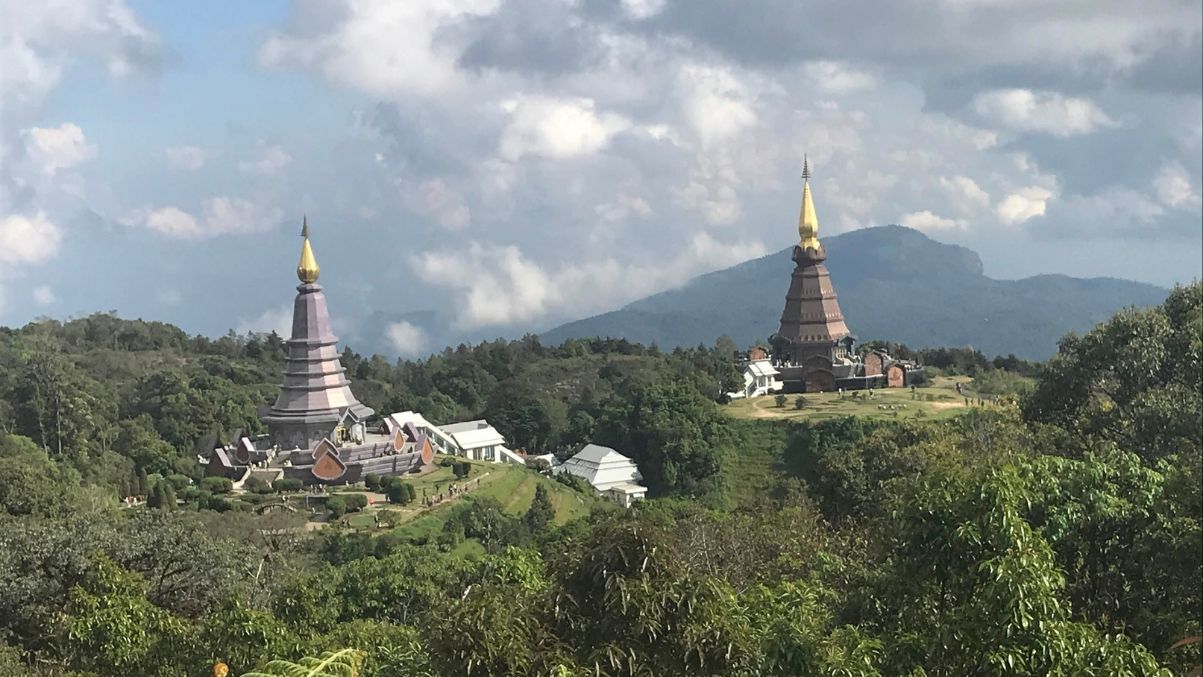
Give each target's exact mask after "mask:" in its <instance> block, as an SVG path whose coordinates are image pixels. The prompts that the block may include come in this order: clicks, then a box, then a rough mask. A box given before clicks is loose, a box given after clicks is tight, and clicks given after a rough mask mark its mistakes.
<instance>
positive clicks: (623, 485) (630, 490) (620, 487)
mask: <svg viewBox="0 0 1203 677" xmlns="http://www.w3.org/2000/svg"><path fill="white" fill-rule="evenodd" d="M606 491H618V492H621V493H624V494H627V495H629V496H642V495H643V494H646V493H647V487H645V486H643V485H642V484H635V483H634V482H619V483H618V484H612V485H610V487H609V488H608V489H606Z"/></svg>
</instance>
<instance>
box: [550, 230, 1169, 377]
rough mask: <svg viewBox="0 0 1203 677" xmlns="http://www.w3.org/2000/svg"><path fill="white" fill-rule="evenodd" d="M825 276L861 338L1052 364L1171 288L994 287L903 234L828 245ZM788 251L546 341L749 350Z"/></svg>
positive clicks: (966, 265) (768, 316)
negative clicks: (1068, 344)
mask: <svg viewBox="0 0 1203 677" xmlns="http://www.w3.org/2000/svg"><path fill="white" fill-rule="evenodd" d="M823 244H824V246H825V247H826V248H827V257H828V258H827V268H828V270H830V271H831V278H832V281H833V282H834V284H835V288H836V292H837V293H838V294H839V299H840V307H841V308H842V310H843V312H844V316H845V318H846V319H847V322H848V327H849V328H850V329H851V330H852V331H853V332H854V333H855V334H856V335H857V336H858V337H859V338H860V340H862V341H864V340H868V339H874V338H881V339H889V340H892V341H900V342H902V343H906V344H908V345H910V346H914V347H923V346H966V345H969V346H973V347H975V348H978V349H980V350H982V351H983V352H984V353H986V354H987V355H994V354H1007V353H1015V354H1016V355H1019V356H1020V357H1026V358H1032V359H1043V358H1046V357H1048V356H1050V355H1052V354H1053V353H1054V352H1055V351H1056V349H1057V341H1058V339H1060V338H1061V336H1063V335H1064V334H1065V333H1066V332H1069V331H1079V332H1081V331H1085V330H1087V329H1089V328H1090V327H1092V326H1094V325H1095V324H1096V323H1098V322H1101V321H1102V320H1105V319H1106V318H1107V317H1109V316H1110V315H1111V314H1113V313H1114V312H1115V311H1116V310H1118V309H1120V308H1123V307H1124V306H1129V305H1136V306H1149V305H1154V304H1157V303H1160V302H1161V301H1162V300H1164V299H1165V296H1166V294H1167V291H1166V290H1165V289H1162V288H1160V287H1156V286H1153V285H1149V284H1144V283H1140V282H1131V281H1127V280H1120V279H1115V278H1091V279H1078V278H1072V277H1068V276H1065V275H1038V276H1035V277H1029V278H1025V279H1022V280H994V279H991V278H989V277H986V276H985V275H984V274H983V272H982V271H983V268H982V261H981V259H980V258H979V257H978V255H977V254H976V253H974V252H973V251H971V250H969V249H966V248H964V247H959V246H955V245H948V244H942V243H940V242H936V241H935V240H932V239H931V238H929V237H927V236H926V235H924V234H922V233H920V232H918V231H916V230H912V229H910V228H904V227H902V226H883V227H879V228H867V229H863V230H856V231H852V232H849V233H844V234H843V235H837V236H834V237H829V238H824V240H823ZM790 253H791V250H790V249H784V250H782V251H779V252H777V253H775V254H770V255H768V256H765V257H763V258H759V259H755V260H752V261H747V262H744V263H741V264H739V265H737V266H734V267H731V268H728V269H726V270H720V271H716V272H713V273H709V274H706V275H702V276H700V277H696V278H694V279H693V280H691V281H689V282H688V283H686V284H685V285H684V286H682V287H679V288H677V289H673V290H670V291H666V292H662V293H659V294H655V295H653V296H649V297H647V298H645V299H641V300H639V301H635V302H633V303H630V304H628V305H627V306H625V307H623V308H621V309H619V310H615V311H612V312H609V313H603V314H601V315H597V316H594V317H589V318H586V319H583V320H578V321H575V322H570V323H568V324H564V325H561V326H559V327H556V328H555V329H552V330H550V331H548V332H546V333H544V334H543V335H542V338H543V339H544V342H545V343H558V342H560V341H563V340H564V339H566V338H571V337H589V336H614V337H625V338H627V339H630V340H632V341H639V342H642V343H648V342H651V341H655V342H656V343H657V344H659V345H660V347H662V348H671V347H674V346H678V345H696V344H698V343H704V344H708V345H709V344H711V343H713V342H714V340H715V338H717V337H718V336H720V335H723V334H726V335H728V336H730V337H732V338H733V339H735V341H736V342H737V343H738V344H740V345H750V344H751V343H753V342H755V341H763V340H765V339H766V338H767V337H768V336H769V335H770V334H772V333H773V332H774V331H776V330H777V323H778V319H779V318H780V316H781V307H782V304H783V303H784V300H785V292H786V289H787V288H788V286H789V279H790V273H791V271H792V270H793V265H794V264H793V261H791V260H790Z"/></svg>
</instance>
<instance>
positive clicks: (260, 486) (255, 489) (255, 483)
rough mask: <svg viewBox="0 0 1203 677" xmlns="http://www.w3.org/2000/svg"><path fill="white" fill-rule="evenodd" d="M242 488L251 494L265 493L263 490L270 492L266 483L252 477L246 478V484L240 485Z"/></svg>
mask: <svg viewBox="0 0 1203 677" xmlns="http://www.w3.org/2000/svg"><path fill="white" fill-rule="evenodd" d="M242 488H244V489H246V490H247V491H249V492H251V493H253V494H262V493H265V492H264V489H266V490H267V491H271V487H270V486H268V484H267V482H264V481H263V480H262V479H260V478H258V477H255V476H253V475H252V476H251V477H250V478H248V479H247V481H246V482H243V483H242Z"/></svg>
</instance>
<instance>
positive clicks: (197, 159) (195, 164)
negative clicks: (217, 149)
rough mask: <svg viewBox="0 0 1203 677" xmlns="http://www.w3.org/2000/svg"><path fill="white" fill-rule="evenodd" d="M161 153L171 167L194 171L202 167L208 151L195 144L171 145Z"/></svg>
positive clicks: (207, 157)
mask: <svg viewBox="0 0 1203 677" xmlns="http://www.w3.org/2000/svg"><path fill="white" fill-rule="evenodd" d="M163 154H164V155H165V156H166V157H167V164H169V165H171V167H172V169H179V170H181V171H185V172H194V171H196V170H198V169H200V168H201V167H204V166H205V161H206V160H208V159H209V152H208V151H206V150H205V149H204V148H199V147H197V146H172V147H170V148H168V149H166V150H165V151H163Z"/></svg>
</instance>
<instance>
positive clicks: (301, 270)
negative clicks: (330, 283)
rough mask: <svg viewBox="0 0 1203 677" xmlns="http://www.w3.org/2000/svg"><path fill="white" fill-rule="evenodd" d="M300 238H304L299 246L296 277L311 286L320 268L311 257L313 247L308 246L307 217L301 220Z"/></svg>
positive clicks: (319, 272)
mask: <svg viewBox="0 0 1203 677" xmlns="http://www.w3.org/2000/svg"><path fill="white" fill-rule="evenodd" d="M301 237H303V238H305V243H304V244H302V245H301V262H300V263H298V264H297V277H298V278H300V279H301V282H304V283H305V284H313V283H314V282H317V276H318V275H320V274H321V272H322V268H321V266H319V265H317V259H316V258H314V256H313V247H310V246H309V217H308V216H304V217H302V219H301Z"/></svg>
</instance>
